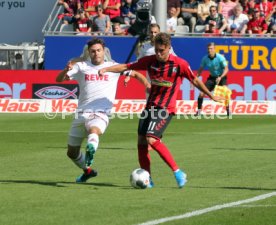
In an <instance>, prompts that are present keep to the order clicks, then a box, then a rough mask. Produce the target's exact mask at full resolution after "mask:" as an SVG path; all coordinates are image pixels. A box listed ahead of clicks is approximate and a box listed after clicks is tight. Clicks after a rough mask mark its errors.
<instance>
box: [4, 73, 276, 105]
mask: <svg viewBox="0 0 276 225" xmlns="http://www.w3.org/2000/svg"><path fill="white" fill-rule="evenodd" d="M59 72H60V71H58V70H46V71H30V70H22V71H18V70H1V71H0V98H10V99H32V98H46V99H54V98H57V99H58V98H59V99H61V98H65V97H64V96H66V97H69V98H70V97H71V98H74V96H75V95H76V93H77V91H76V90H75V88H74V87H71V89H70V88H68V90H67V91H66V90H65V87H64V85H65V84H71V85H76V84H77V83H76V82H75V81H70V82H63V83H62V84H60V83H56V81H55V79H56V76H57V74H58V73H59ZM207 76H208V73H207V72H205V73H204V74H203V80H205V79H206V77H207ZM47 85H48V86H47ZM228 86H229V87H230V89H231V90H232V92H233V94H232V99H233V100H269V101H274V100H276V73H275V72H271V71H230V72H229V76H228ZM40 87H41V89H39V88H40ZM144 90H145V89H144V87H143V85H142V84H140V83H139V82H138V81H136V80H135V79H131V80H130V82H129V84H128V86H127V87H125V86H124V83H123V77H121V78H120V80H119V83H118V90H117V95H116V98H117V99H144V98H145V91H144ZM53 95H55V96H56V97H53ZM197 96H198V91H197V90H194V89H193V88H191V87H190V84H189V81H188V80H184V81H183V83H182V85H181V90H180V91H179V93H178V99H179V100H181V99H185V100H194V99H196V98H197Z"/></svg>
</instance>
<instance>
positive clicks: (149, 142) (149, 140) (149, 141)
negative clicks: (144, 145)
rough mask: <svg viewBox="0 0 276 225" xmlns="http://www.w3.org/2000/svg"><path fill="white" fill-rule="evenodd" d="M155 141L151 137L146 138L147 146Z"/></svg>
mask: <svg viewBox="0 0 276 225" xmlns="http://www.w3.org/2000/svg"><path fill="white" fill-rule="evenodd" d="M156 141H157V139H156V138H153V137H147V142H148V144H149V145H153V143H154V142H156Z"/></svg>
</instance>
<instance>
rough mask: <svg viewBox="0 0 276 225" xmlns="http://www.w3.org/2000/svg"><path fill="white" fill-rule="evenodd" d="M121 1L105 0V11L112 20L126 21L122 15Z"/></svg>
mask: <svg viewBox="0 0 276 225" xmlns="http://www.w3.org/2000/svg"><path fill="white" fill-rule="evenodd" d="M120 8H121V1H120V0H103V9H104V13H105V14H106V15H108V16H109V18H110V20H111V22H113V23H115V22H118V23H121V24H123V23H124V19H123V18H122V17H121V10H120Z"/></svg>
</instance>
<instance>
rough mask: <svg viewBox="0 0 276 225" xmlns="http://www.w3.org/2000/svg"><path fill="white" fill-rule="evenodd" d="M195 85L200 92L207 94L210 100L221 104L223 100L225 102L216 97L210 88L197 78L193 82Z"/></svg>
mask: <svg viewBox="0 0 276 225" xmlns="http://www.w3.org/2000/svg"><path fill="white" fill-rule="evenodd" d="M192 83H193V85H194V86H195V87H197V88H198V89H199V90H200V91H202V92H203V93H204V94H206V95H207V96H208V97H209V98H211V99H212V100H213V101H215V102H221V101H222V100H224V99H223V98H221V97H218V96H214V95H213V94H212V93H211V92H210V91H209V90H208V88H207V87H206V86H205V84H204V83H203V82H202V81H201V80H200V79H198V78H197V77H196V78H195V79H194V80H193V81H192Z"/></svg>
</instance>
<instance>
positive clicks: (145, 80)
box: [130, 70, 151, 89]
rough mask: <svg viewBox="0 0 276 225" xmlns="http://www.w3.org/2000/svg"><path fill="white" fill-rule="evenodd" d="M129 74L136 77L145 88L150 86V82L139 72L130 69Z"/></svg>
mask: <svg viewBox="0 0 276 225" xmlns="http://www.w3.org/2000/svg"><path fill="white" fill-rule="evenodd" d="M130 76H131V77H134V78H135V79H137V80H138V81H139V82H140V83H141V84H143V85H144V86H145V87H146V88H147V89H150V88H151V84H150V83H149V82H148V80H147V78H146V77H145V76H144V75H143V74H141V73H139V72H137V71H135V70H132V71H131V73H130Z"/></svg>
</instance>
